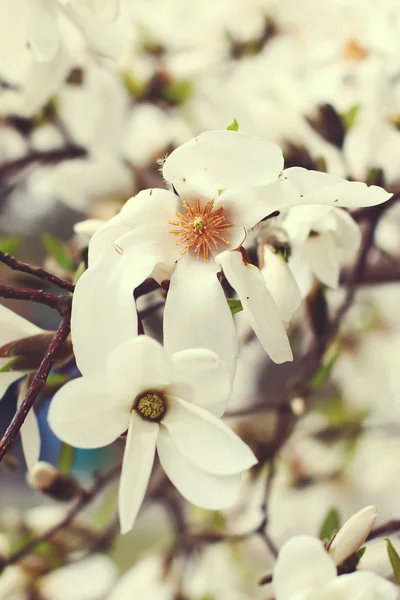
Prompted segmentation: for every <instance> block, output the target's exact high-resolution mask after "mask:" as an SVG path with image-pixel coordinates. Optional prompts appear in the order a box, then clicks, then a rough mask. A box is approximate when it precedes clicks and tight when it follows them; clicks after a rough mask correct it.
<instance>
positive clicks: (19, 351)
mask: <svg viewBox="0 0 400 600" xmlns="http://www.w3.org/2000/svg"><path fill="white" fill-rule="evenodd" d="M53 336H54V331H49V332H46V333H39V334H37V335H31V336H29V337H26V338H22V339H19V340H14V341H12V342H9V343H8V344H5V345H4V346H2V347H1V348H0V358H10V359H11V360H10V362H9V363H8V365H7V370H8V371H35V370H36V369H37V368H38V367H39V365H40V363H41V362H42V360H43V357H44V355H45V353H46V351H47V348H48V347H49V345H50V343H51V341H52V339H53ZM72 356H73V352H72V342H71V340H66V341H65V342H64V343H63V344H62V346H61V347H60V351H59V352H58V354H57V360H56V362H55V363H54V366H55V367H60V366H62V365H63V364H64V363H66V362H67V361H69V360H70V358H72Z"/></svg>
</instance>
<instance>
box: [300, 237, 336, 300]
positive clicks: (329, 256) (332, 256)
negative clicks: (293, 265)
mask: <svg viewBox="0 0 400 600" xmlns="http://www.w3.org/2000/svg"><path fill="white" fill-rule="evenodd" d="M301 254H302V259H303V260H306V261H307V263H308V265H309V267H310V268H311V270H312V272H313V273H314V275H315V276H316V277H318V279H319V280H320V281H322V283H325V285H329V286H330V287H333V288H336V287H337V286H338V284H339V274H340V264H339V259H338V251H337V248H336V244H335V238H334V236H333V234H332V233H322V234H320V235H316V236H311V237H309V238H308V239H307V241H306V242H305V244H304V246H303V248H302V250H301Z"/></svg>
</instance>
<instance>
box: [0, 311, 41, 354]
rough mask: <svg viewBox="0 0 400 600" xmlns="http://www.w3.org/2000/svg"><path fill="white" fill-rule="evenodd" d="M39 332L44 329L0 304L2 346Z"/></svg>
mask: <svg viewBox="0 0 400 600" xmlns="http://www.w3.org/2000/svg"><path fill="white" fill-rule="evenodd" d="M38 333H43V329H40V327H37V326H36V325H34V324H33V323H31V322H30V321H28V320H27V319H24V318H23V317H20V316H19V315H17V313H15V312H14V311H13V310H10V309H9V308H6V307H5V306H3V304H0V346H4V345H5V344H8V342H13V341H14V340H19V339H21V338H24V337H28V336H30V335H36V334H38Z"/></svg>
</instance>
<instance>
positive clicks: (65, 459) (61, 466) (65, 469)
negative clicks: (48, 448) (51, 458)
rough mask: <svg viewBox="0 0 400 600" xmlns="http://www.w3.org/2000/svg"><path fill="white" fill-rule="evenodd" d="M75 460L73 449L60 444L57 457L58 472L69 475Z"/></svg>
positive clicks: (67, 445)
mask: <svg viewBox="0 0 400 600" xmlns="http://www.w3.org/2000/svg"><path fill="white" fill-rule="evenodd" d="M74 460H75V448H73V447H72V446H69V444H65V443H64V442H63V443H62V444H61V449H60V455H59V457H58V470H59V471H60V473H69V472H70V471H71V469H72V465H73V464H74Z"/></svg>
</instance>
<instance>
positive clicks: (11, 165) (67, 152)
mask: <svg viewBox="0 0 400 600" xmlns="http://www.w3.org/2000/svg"><path fill="white" fill-rule="evenodd" d="M86 155H87V151H86V150H85V148H82V146H78V145H76V144H70V145H68V146H65V147H64V148H56V149H53V150H45V151H35V152H31V153H30V154H27V155H26V156H22V157H21V158H17V159H15V160H11V161H8V162H3V163H1V164H0V180H1V179H5V178H6V177H10V176H12V175H13V174H14V173H16V172H18V171H21V170H22V169H26V168H27V167H29V166H31V165H32V164H34V163H36V162H39V163H43V164H56V163H59V162H62V161H64V160H71V159H74V158H83V157H84V156H86Z"/></svg>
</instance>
